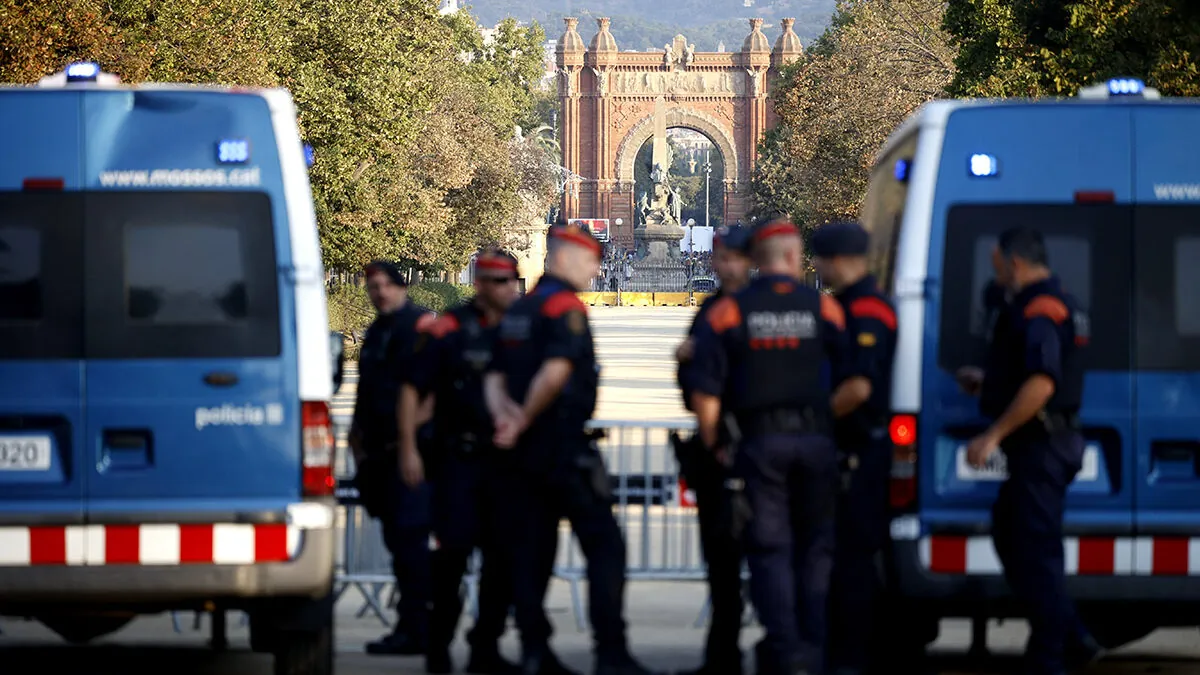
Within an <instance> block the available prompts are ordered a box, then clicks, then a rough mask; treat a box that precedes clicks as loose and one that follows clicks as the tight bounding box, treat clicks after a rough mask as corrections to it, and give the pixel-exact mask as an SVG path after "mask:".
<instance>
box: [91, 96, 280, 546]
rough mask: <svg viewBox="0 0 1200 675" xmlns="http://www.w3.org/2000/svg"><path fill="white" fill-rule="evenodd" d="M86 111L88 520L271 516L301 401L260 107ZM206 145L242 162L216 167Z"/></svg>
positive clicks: (270, 141) (233, 100) (196, 103)
mask: <svg viewBox="0 0 1200 675" xmlns="http://www.w3.org/2000/svg"><path fill="white" fill-rule="evenodd" d="M87 110H88V127H87V130H88V134H89V138H88V143H89V146H88V147H89V154H88V160H89V165H88V175H89V176H90V177H91V178H92V180H93V181H95V182H94V185H95V187H96V188H98V189H97V190H95V191H93V192H91V193H89V196H88V199H87V201H86V204H85V214H84V215H85V222H86V224H87V251H88V256H87V265H86V286H85V287H86V297H85V304H86V307H87V352H88V356H89V360H88V364H87V381H88V388H87V399H86V400H87V406H88V427H87V432H88V444H89V445H88V447H89V452H90V453H92V456H91V457H89V462H90V463H91V465H92V466H94V469H93V471H94V475H93V476H92V477H91V479H90V483H89V486H88V498H89V501H88V510H89V516H88V518H89V521H90V522H92V523H98V524H120V523H129V524H137V523H143V524H144V523H188V522H200V523H214V522H215V523H221V522H256V521H257V522H262V521H264V520H267V521H269V520H275V519H278V518H280V517H281V514H282V513H283V512H284V510H285V508H286V504H288V503H290V502H294V501H296V500H297V499H298V498H299V493H300V485H301V462H300V447H301V443H300V419H299V418H300V403H299V398H298V396H297V394H296V391H297V379H298V374H297V367H296V359H295V332H294V330H287V329H285V328H284V327H285V326H291V325H292V321H291V320H290V317H292V316H293V313H294V312H293V308H292V306H291V298H290V294H287V293H284V292H282V291H281V285H282V284H281V272H280V270H282V269H285V267H286V264H287V263H288V262H289V260H290V258H289V257H288V253H287V251H288V246H289V242H288V240H287V235H286V222H287V221H286V215H285V213H286V211H285V207H284V202H283V199H282V197H281V195H282V189H281V185H280V179H279V164H278V159H277V156H276V151H275V142H274V138H273V135H272V133H271V128H270V116H269V111H268V109H267V105H266V102H265V101H264V100H263V99H262V98H260V97H257V96H253V95H245V96H242V95H228V94H215V93H197V92H179V91H160V92H145V91H139V92H114V93H111V94H110V93H107V92H106V93H103V94H100V95H97V96H96V97H94V98H92V99H89V100H88V102H87ZM222 139H245V140H248V141H249V148H250V153H251V154H250V157H249V158H248V161H247V162H244V163H242V164H239V165H236V166H227V165H223V164H221V163H220V162H218V144H219V143H220V141H221V140H222ZM235 159H239V160H241V159H245V158H243V157H236V158H235ZM143 176H148V178H144V177H143ZM114 177H115V178H114ZM130 177H132V178H130ZM251 178H253V179H254V180H250V179H251ZM114 188H116V189H114ZM121 188H125V189H121ZM181 545H182V544H181ZM210 546H211V543H210ZM143 553H144V551H143ZM210 553H211V554H212V555H218V557H219V554H218V553H216V552H210ZM169 554H170V555H179V553H178V551H174V552H169ZM120 555H134V554H133V553H130V552H128V551H127V552H125V553H122V554H120ZM245 562H250V560H246V561H245Z"/></svg>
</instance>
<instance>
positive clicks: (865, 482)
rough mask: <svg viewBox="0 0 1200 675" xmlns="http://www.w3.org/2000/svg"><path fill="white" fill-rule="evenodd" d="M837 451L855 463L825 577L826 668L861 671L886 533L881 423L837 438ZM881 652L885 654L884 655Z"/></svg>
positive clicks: (885, 452) (887, 469) (886, 457)
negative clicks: (827, 635)
mask: <svg viewBox="0 0 1200 675" xmlns="http://www.w3.org/2000/svg"><path fill="white" fill-rule="evenodd" d="M839 447H840V449H841V450H842V452H844V453H847V454H849V455H852V456H854V457H855V458H856V459H857V462H858V465H857V467H856V468H855V469H854V470H853V472H852V473H851V474H850V482H849V485H848V486H847V489H845V490H844V491H843V492H841V494H839V496H838V508H837V538H836V545H835V547H834V563H833V573H832V575H831V576H830V581H829V643H828V644H829V653H828V655H827V657H828V663H829V666H830V668H831V669H832V668H846V669H851V670H858V671H865V670H866V669H867V668H868V666H869V665H870V660H871V656H872V654H871V641H872V640H871V638H872V634H873V628H874V627H875V620H876V619H875V616H876V615H875V607H876V601H877V599H878V596H879V594H880V592H881V591H882V589H881V588H880V577H879V570H878V567H877V564H876V560H877V558H878V556H879V554H880V552H881V551H882V550H883V546H884V543H885V542H886V541H887V537H888V477H889V476H890V473H891V466H892V446H891V443H890V442H889V441H888V438H887V430H886V429H883V428H876V429H869V430H862V431H861V432H859V434H858V435H857V437H856V438H850V437H846V438H844V439H843V438H839ZM884 658H886V656H884Z"/></svg>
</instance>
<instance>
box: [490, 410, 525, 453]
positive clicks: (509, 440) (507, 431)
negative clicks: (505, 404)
mask: <svg viewBox="0 0 1200 675" xmlns="http://www.w3.org/2000/svg"><path fill="white" fill-rule="evenodd" d="M520 435H521V423H520V421H519V420H517V419H516V418H514V417H511V416H508V415H506V416H504V417H501V418H500V419H498V420H496V433H495V435H493V436H492V443H494V444H495V445H496V447H497V448H500V449H501V450H508V449H510V448H512V447H513V446H514V445H516V444H517V437H518V436H520Z"/></svg>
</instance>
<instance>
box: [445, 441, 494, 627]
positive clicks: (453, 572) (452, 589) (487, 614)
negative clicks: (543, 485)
mask: <svg viewBox="0 0 1200 675" xmlns="http://www.w3.org/2000/svg"><path fill="white" fill-rule="evenodd" d="M499 453H500V451H497V450H495V449H493V448H483V449H479V450H476V451H475V452H474V453H473V454H471V455H462V454H457V453H453V452H450V453H448V454H447V455H446V456H444V457H442V458H439V463H438V465H437V467H436V468H435V469H434V473H433V475H432V476H431V482H432V484H433V532H434V535H435V536H436V537H437V541H438V548H437V550H436V551H434V553H433V562H434V565H433V593H432V594H433V616H432V619H431V622H430V635H429V643H430V646H431V647H432V648H446V647H449V646H450V643H451V642H453V641H454V635H455V633H456V632H457V630H458V618H459V615H461V614H462V608H463V597H462V593H461V588H462V578H463V574H464V573H465V572H466V570H467V565H468V563H469V562H470V559H471V555H472V553H474V551H475V549H476V548H478V549H480V550H481V551H482V553H483V567H482V569H481V570H480V578H479V616H478V617H477V619H476V621H475V626H474V628H473V629H472V630H471V632H470V634H469V635H468V642H470V643H471V645H472V647H473V648H475V649H481V650H483V651H492V650H495V649H496V648H497V645H496V643H497V642H498V641H499V640H500V638H501V637H502V636H503V635H504V630H505V627H506V626H507V623H508V611H509V608H510V607H511V606H512V598H513V595H512V561H511V559H510V553H511V552H510V551H509V550H508V548H507V547H504V546H500V545H499V544H500V542H501V537H502V536H504V534H506V531H507V530H511V529H512V523H504V522H503V521H502V520H501V513H500V509H499V507H500V505H502V504H503V503H504V501H505V495H504V494H502V493H501V490H503V489H505V488H506V487H507V485H506V483H507V482H508V481H509V480H511V476H512V473H513V472H512V464H513V462H512V457H511V456H510V455H500V454H499Z"/></svg>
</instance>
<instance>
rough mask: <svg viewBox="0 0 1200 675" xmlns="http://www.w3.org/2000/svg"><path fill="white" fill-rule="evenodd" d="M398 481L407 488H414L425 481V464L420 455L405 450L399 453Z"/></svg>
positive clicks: (413, 451)
mask: <svg viewBox="0 0 1200 675" xmlns="http://www.w3.org/2000/svg"><path fill="white" fill-rule="evenodd" d="M400 479H401V480H403V481H404V484H405V485H407V486H409V487H416V486H418V485H420V484H421V482H422V481H424V480H425V463H424V462H422V461H421V453H419V452H417V451H416V450H407V451H404V452H401V453H400Z"/></svg>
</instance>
